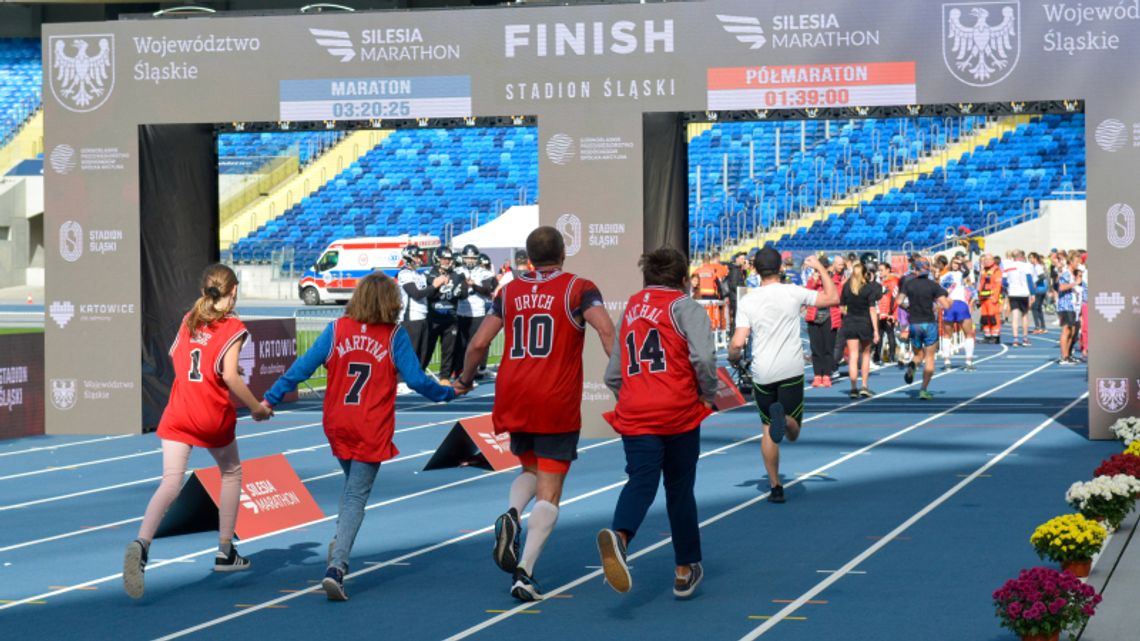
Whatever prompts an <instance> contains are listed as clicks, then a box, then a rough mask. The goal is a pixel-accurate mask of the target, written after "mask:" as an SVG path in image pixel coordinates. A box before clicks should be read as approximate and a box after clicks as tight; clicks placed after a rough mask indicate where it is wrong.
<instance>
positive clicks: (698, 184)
mask: <svg viewBox="0 0 1140 641" xmlns="http://www.w3.org/2000/svg"><path fill="white" fill-rule="evenodd" d="M702 202H703V201H702V200H701V166H700V165H697V209H698V210H699V209H700V208H701V204H702Z"/></svg>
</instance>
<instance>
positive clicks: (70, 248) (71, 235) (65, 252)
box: [59, 220, 123, 263]
mask: <svg viewBox="0 0 1140 641" xmlns="http://www.w3.org/2000/svg"><path fill="white" fill-rule="evenodd" d="M121 240H123V230H121V229H91V230H88V231H87V232H86V234H84V231H83V226H82V225H80V224H79V222H78V221H74V220H68V221H66V222H64V223H63V224H62V225H60V226H59V255H60V256H61V257H62V258H63V259H64V260H66V261H67V262H69V263H74V262H76V261H78V260H79V259H80V258H82V257H83V254H84V252H86V253H89V254H91V255H94V256H104V255H106V254H113V253H116V252H118V251H119V241H121Z"/></svg>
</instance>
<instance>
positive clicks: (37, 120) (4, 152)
mask: <svg viewBox="0 0 1140 641" xmlns="http://www.w3.org/2000/svg"><path fill="white" fill-rule="evenodd" d="M43 151H44V110H43V108H40V109H39V110H37V111H36V113H35V115H33V116H32V117H31V118H29V119H28V121H27V122H26V123H24V126H23V127H21V128H20V131H19V132H17V133H16V135H15V136H14V137H13V138H12V140H11V141H10V142H9V143H8V144H7V145H4V147H3V148H0V176H3V175H4V174H6V173H8V170H9V169H11V168H12V167H15V166H16V165H18V164H19V163H20V162H21V161H23V160H27V159H29V158H35V157H36V156H37V155H39V154H41V153H43ZM45 162H47V160H46V159H45Z"/></svg>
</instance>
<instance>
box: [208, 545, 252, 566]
mask: <svg viewBox="0 0 1140 641" xmlns="http://www.w3.org/2000/svg"><path fill="white" fill-rule="evenodd" d="M249 566H250V563H249V559H247V558H245V557H244V556H242V555H240V554H238V553H237V548H236V547H234V546H233V545H231V546H230V553H229V554H226V553H225V552H222V551H221V550H218V553H217V554H215V555H214V572H241V571H242V570H248V569H249Z"/></svg>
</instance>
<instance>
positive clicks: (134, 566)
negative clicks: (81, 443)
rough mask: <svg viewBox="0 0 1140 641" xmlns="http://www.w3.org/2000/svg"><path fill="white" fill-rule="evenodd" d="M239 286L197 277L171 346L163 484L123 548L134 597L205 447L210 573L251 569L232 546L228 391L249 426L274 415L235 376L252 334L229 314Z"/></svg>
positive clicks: (237, 490) (237, 472)
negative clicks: (213, 519)
mask: <svg viewBox="0 0 1140 641" xmlns="http://www.w3.org/2000/svg"><path fill="white" fill-rule="evenodd" d="M237 285H238V280H237V276H236V275H235V274H234V272H233V270H232V269H230V268H229V267H226V266H225V265H211V266H209V267H207V268H206V271H205V272H203V274H202V294H201V296H200V297H199V298H198V302H196V303H194V307H193V308H192V309H191V310H190V311H189V313H187V314H186V318H185V320H184V321H183V322H182V326H181V327H180V328H179V329H178V337H177V338H175V339H174V345H172V346H171V348H170V357H171V360H172V361H173V365H174V374H175V375H174V385H173V387H171V389H170V401H169V402H168V403H167V405H166V410H165V411H164V412H163V413H162V420H161V421H159V424H158V437H159V438H161V439H162V482H161V483H160V484H159V486H158V489H157V490H155V492H154V496H152V497H151V499H150V503H149V504H148V505H147V506H146V515H145V516H144V517H143V522H142V525H140V526H139V533H138V538H136V539H135V540H134V541H131V542H130V543H128V544H127V550H126V554H125V555H124V558H123V588H124V589H125V590H126V591H127V594H128V595H130V596H131V598H134V599H138V598H140V597H142V595H143V590H144V587H145V586H144V581H143V572H144V570H145V569H146V560H147V556H148V554H149V552H150V542H151V540H153V539H154V534H155V532H157V531H158V526H159V524H160V523H161V522H162V517H163V516H165V515H166V510H168V509H169V508H170V505H171V504H172V503H173V502H174V499H176V498H178V493H179V492H180V491H181V489H182V477H183V476H184V475H185V474H186V465H187V463H188V461H189V460H190V450H191V449H192V448H194V447H205V448H208V449H209V451H210V455H211V456H213V457H214V460H215V461H217V463H218V469H219V470H220V471H221V474H222V489H221V500H220V502H219V503H220V505H219V506H218V553H217V555H216V556H215V557H214V571H215V572H236V571H238V570H246V569H248V568H249V561H248V560H247V559H245V558H244V557H242V556H241V555H239V554H238V553H237V550H236V549H235V548H234V546H233V538H234V525H235V524H236V523H237V511H238V500H239V497H240V495H241V460H240V458H239V457H238V447H237V441H236V440H234V428H235V427H236V425H237V413H236V412H234V408H233V405H232V404H231V403H230V392H233V393H234V395H236V396H237V398H238V400H240V401H241V402H242V403H245V405H246V407H248V408H249V410H250V412H251V413H252V414H253V418H254V420H257V421H261V420H265V419H267V418H269V417H270V416H272V415H273V411H272V410H270V409H269V408H267V407H264V406H262V405H261V403H258V402H257V398H256V397H254V395H253V393H252V392H250V391H249V388H248V387H246V385H245V382H244V381H243V380H242V378H241V374H240V373H239V372H238V355H239V354H240V353H241V347H242V344H243V343H244V342H245V340H246V339H247V338H249V332H247V331H246V329H245V325H244V324H243V323H242V322H241V321H240V320H238V318H237V317H236V316H234V315H233V313H232V312H233V309H234V305H235V304H236V303H237Z"/></svg>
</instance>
